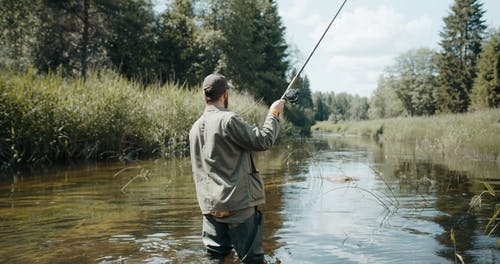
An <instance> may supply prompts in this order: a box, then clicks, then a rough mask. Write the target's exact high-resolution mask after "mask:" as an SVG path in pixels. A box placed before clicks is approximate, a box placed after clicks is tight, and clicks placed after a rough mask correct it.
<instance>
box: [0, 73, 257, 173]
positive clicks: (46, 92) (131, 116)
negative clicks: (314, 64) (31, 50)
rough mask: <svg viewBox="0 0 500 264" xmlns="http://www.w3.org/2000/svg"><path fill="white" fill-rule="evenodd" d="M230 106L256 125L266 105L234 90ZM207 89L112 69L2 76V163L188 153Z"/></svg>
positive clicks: (3, 166)
mask: <svg viewBox="0 0 500 264" xmlns="http://www.w3.org/2000/svg"><path fill="white" fill-rule="evenodd" d="M231 92H232V94H233V96H231V97H230V98H231V102H230V108H231V106H234V108H235V110H237V111H240V112H242V115H243V117H244V118H245V119H246V120H247V121H249V122H251V123H255V124H259V123H261V122H262V121H263V117H264V116H265V115H266V113H267V108H266V107H265V106H264V105H263V104H259V103H257V102H256V101H255V100H253V98H252V97H251V96H250V95H248V94H240V93H238V92H236V91H231ZM203 107H204V102H203V98H202V94H201V91H200V89H196V88H194V89H187V88H185V87H180V86H179V85H176V84H173V83H170V84H166V85H163V86H161V87H160V86H148V87H143V86H142V85H141V84H139V83H136V82H133V81H129V80H127V79H124V78H122V77H120V76H118V75H117V74H116V73H114V72H112V71H94V72H91V73H90V74H89V75H88V78H87V80H86V82H83V81H82V80H79V79H67V78H63V77H62V76H61V75H60V74H57V73H53V74H48V75H39V74H36V73H35V72H34V71H33V70H27V71H25V72H15V71H12V70H4V71H3V72H2V73H1V75H0V166H1V167H0V169H3V170H5V169H9V168H12V167H15V166H19V165H24V164H34V165H41V164H51V163H53V162H55V161H60V160H90V159H91V160H94V159H107V158H113V159H125V160H127V159H135V158H138V157H141V156H151V155H154V156H163V157H168V156H172V155H183V154H185V153H186V152H187V137H188V132H189V128H190V127H191V125H192V123H193V122H194V121H195V120H196V119H197V118H198V116H199V115H200V114H201V113H202V111H203Z"/></svg>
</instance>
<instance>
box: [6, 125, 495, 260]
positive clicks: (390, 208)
mask: <svg viewBox="0 0 500 264" xmlns="http://www.w3.org/2000/svg"><path fill="white" fill-rule="evenodd" d="M394 149H399V150H396V151H395V150H394ZM256 162H257V167H258V168H259V170H260V171H261V174H262V175H263V177H264V178H265V183H266V196H267V203H266V204H265V205H264V206H262V207H261V211H263V213H264V249H265V251H266V260H267V261H268V262H269V263H454V262H455V261H458V259H455V256H456V255H455V252H456V253H457V254H459V255H460V256H461V257H462V258H463V259H464V261H465V263H500V252H499V250H498V249H496V243H497V240H498V239H499V237H498V232H494V233H493V234H492V235H491V236H487V235H485V233H484V231H485V227H486V225H487V224H488V221H489V218H490V217H491V216H492V214H493V207H494V201H493V200H491V199H490V200H488V199H486V198H485V199H484V200H483V204H482V208H481V209H479V210H476V211H474V212H472V213H468V209H469V201H470V199H471V198H472V196H473V195H475V194H479V193H480V192H481V191H483V190H484V187H483V185H482V183H480V182H479V181H483V180H488V181H490V182H494V181H495V178H497V179H498V177H497V176H498V175H497V174H498V171H499V170H498V169H499V166H498V164H497V163H496V162H495V161H491V162H480V161H470V162H467V166H464V164H463V163H464V162H460V163H461V164H457V165H453V163H450V162H449V161H446V162H444V161H443V162H438V161H436V160H434V161H431V160H429V159H428V158H425V157H417V154H415V153H413V154H412V151H411V150H410V151H406V150H405V148H404V147H398V148H394V147H392V148H388V146H379V145H376V144H375V143H374V142H370V141H368V140H365V139H362V138H358V137H349V136H342V135H335V134H316V135H314V137H313V138H311V139H307V140H296V141H293V142H282V143H280V144H279V145H278V146H276V147H274V148H273V149H272V150H270V151H266V152H262V153H259V154H258V155H257V161H256ZM0 194H1V197H0V236H1V240H0V262H1V263H206V262H207V261H208V260H207V259H206V258H205V255H204V251H203V245H202V242H201V239H200V234H201V215H200V212H199V208H198V205H197V202H196V197H195V191H194V184H193V180H192V176H191V167H190V162H189V159H188V158H182V159H174V160H149V161H141V162H136V163H128V164H125V163H99V164H93V165H73V166H68V165H66V166H65V167H56V168H51V169H49V170H45V171H42V172H40V171H37V172H25V173H19V174H17V175H16V176H13V177H7V178H4V179H3V180H2V181H1V182H0ZM452 229H453V231H454V235H455V242H453V241H452V240H451V238H450V231H451V230H452ZM226 263H239V262H238V260H237V256H230V257H229V258H228V259H227V261H226Z"/></svg>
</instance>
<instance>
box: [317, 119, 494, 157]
mask: <svg viewBox="0 0 500 264" xmlns="http://www.w3.org/2000/svg"><path fill="white" fill-rule="evenodd" d="M312 129H313V130H316V131H323V132H338V133H346V134H356V135H362V136H369V137H371V138H373V139H376V140H378V141H380V142H381V143H382V144H384V145H386V146H390V145H393V143H407V144H410V145H411V146H413V147H414V150H415V151H416V152H419V153H425V152H427V153H431V152H432V153H435V154H438V155H440V156H442V157H443V158H466V159H475V160H494V161H498V159H499V154H500V153H499V152H500V109H492V110H484V111H477V112H472V113H466V114H446V115H436V116H429V117H411V118H410V117H408V118H392V119H382V120H369V121H360V122H345V123H338V124H333V123H331V122H318V123H317V124H316V125H315V126H313V128H312Z"/></svg>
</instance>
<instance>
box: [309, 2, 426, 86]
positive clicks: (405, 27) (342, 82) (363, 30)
mask: <svg viewBox="0 0 500 264" xmlns="http://www.w3.org/2000/svg"><path fill="white" fill-rule="evenodd" d="M327 22H329V21H326V22H325V20H324V21H323V23H320V24H318V25H317V26H316V28H315V30H314V31H313V32H312V33H311V34H309V37H310V38H311V39H313V40H314V41H317V40H318V39H319V37H320V36H321V34H322V33H323V31H324V30H325V28H326V26H327ZM431 26H432V21H431V19H430V18H428V17H425V16H421V17H417V18H415V19H409V18H407V17H405V16H404V15H402V14H401V13H399V12H398V11H397V10H395V9H394V8H392V7H391V6H388V5H387V4H381V5H379V6H377V7H376V8H374V9H367V8H363V7H358V8H356V9H354V10H352V11H345V12H344V13H343V14H342V15H341V16H340V17H339V18H338V20H337V21H335V22H334V24H333V26H332V28H331V29H330V30H331V32H329V33H328V35H327V36H326V37H325V39H324V41H325V43H322V50H321V51H320V52H321V53H322V54H325V55H326V56H327V62H326V65H325V66H326V67H325V68H324V73H323V74H328V75H329V76H330V77H329V78H330V79H332V80H338V82H337V83H336V85H335V86H338V87H335V89H336V90H337V91H339V90H340V91H347V92H350V93H357V94H360V95H364V96H369V95H370V94H371V91H373V89H374V88H375V87H376V83H377V79H378V77H379V75H380V73H382V71H383V69H384V68H385V67H386V66H388V65H390V64H392V61H393V58H394V57H396V56H397V55H398V54H400V53H402V52H405V51H407V50H408V49H411V48H416V47H419V46H422V45H425V43H428V39H429V38H431V37H432V36H431V33H432V31H431Z"/></svg>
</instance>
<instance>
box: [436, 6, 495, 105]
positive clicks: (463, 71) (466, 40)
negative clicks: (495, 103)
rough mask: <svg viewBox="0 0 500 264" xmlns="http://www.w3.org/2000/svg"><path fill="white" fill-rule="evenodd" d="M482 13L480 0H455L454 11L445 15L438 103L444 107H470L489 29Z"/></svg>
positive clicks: (452, 9)
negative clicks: (478, 61) (477, 66)
mask: <svg viewBox="0 0 500 264" xmlns="http://www.w3.org/2000/svg"><path fill="white" fill-rule="evenodd" d="M483 14H484V11H483V10H482V4H481V3H480V2H479V1H478V0H455V3H454V5H453V6H452V7H451V13H450V14H449V15H448V16H447V17H445V18H444V19H443V20H444V23H445V27H444V29H443V31H442V32H441V33H440V36H441V38H442V39H441V42H440V46H441V48H442V51H441V54H440V56H439V60H438V69H439V83H440V86H441V87H440V91H439V97H438V104H439V105H440V106H441V108H442V109H441V110H442V111H450V112H465V111H467V108H468V106H469V103H470V98H469V96H470V92H471V89H472V84H473V81H474V78H475V76H476V72H475V70H476V69H475V67H476V61H477V58H478V56H479V53H480V52H481V41H482V39H483V34H484V30H485V29H486V26H485V25H484V20H483V19H482V16H483Z"/></svg>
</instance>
